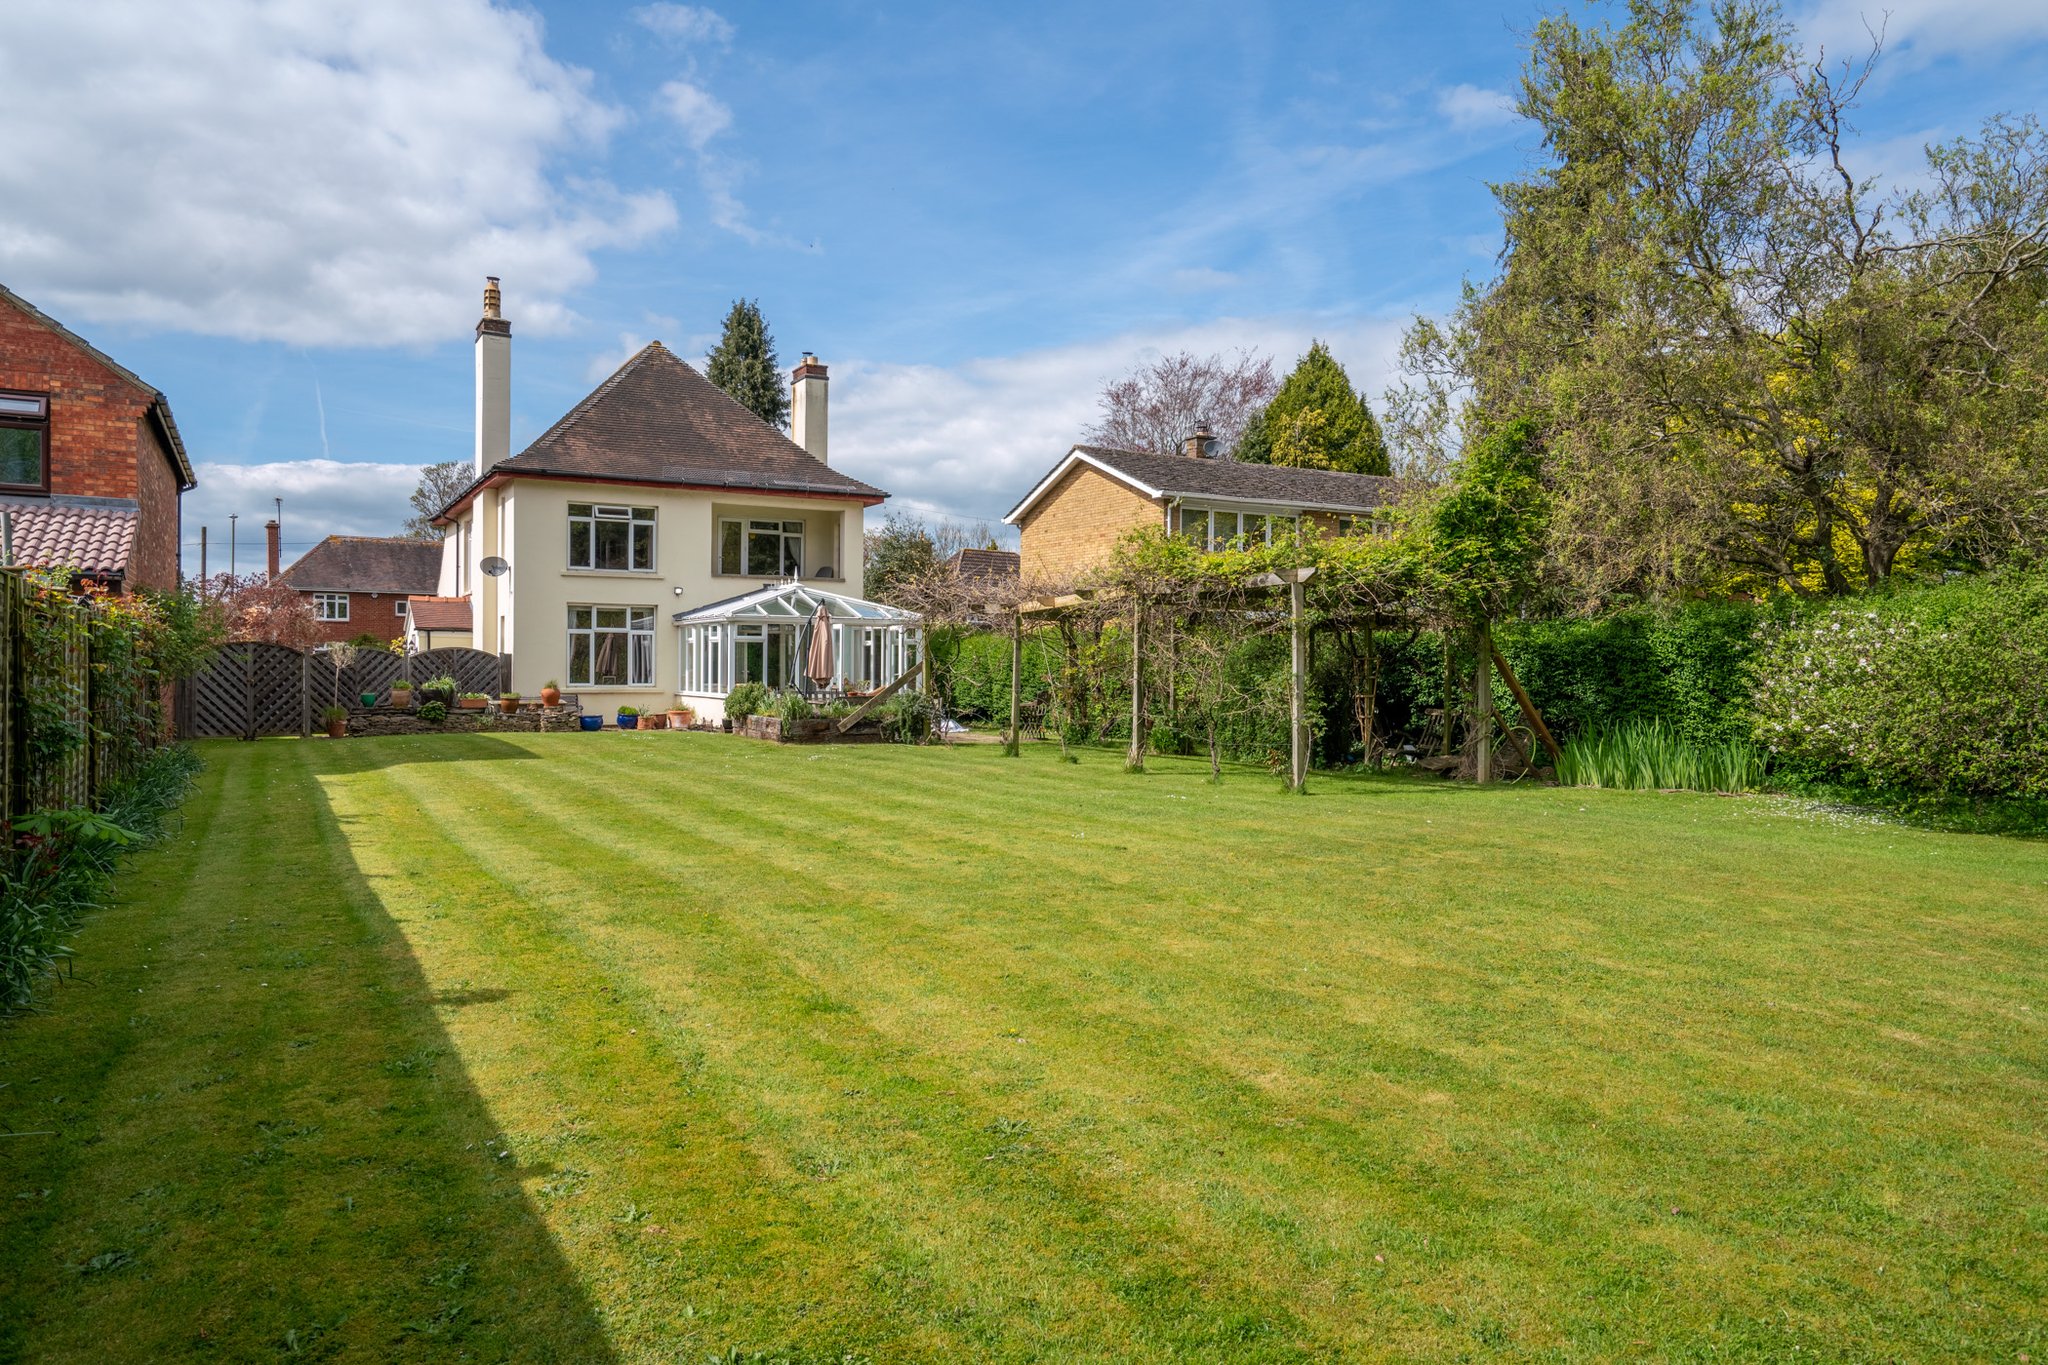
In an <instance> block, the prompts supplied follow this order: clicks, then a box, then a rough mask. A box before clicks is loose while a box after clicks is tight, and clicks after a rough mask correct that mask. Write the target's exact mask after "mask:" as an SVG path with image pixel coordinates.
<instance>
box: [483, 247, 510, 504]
mask: <svg viewBox="0 0 2048 1365" xmlns="http://www.w3.org/2000/svg"><path fill="white" fill-rule="evenodd" d="M484 280H485V283H484V315H483V317H482V318H480V319H478V321H477V324H476V472H477V476H478V477H479V478H481V477H482V476H483V475H484V474H486V473H487V472H489V470H490V468H491V466H493V465H495V464H496V463H498V461H500V460H502V459H504V458H505V457H506V456H507V455H510V454H511V453H512V324H511V323H509V322H507V321H505V315H504V311H503V308H504V302H503V299H502V297H501V296H500V295H499V293H498V277H497V276H496V275H487V276H485V277H484Z"/></svg>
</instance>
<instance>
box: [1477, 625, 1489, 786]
mask: <svg viewBox="0 0 2048 1365" xmlns="http://www.w3.org/2000/svg"><path fill="white" fill-rule="evenodd" d="M1472 657H1473V663H1472V780H1473V781H1475V782H1478V783H1481V784H1485V783H1488V782H1491V781H1493V632H1492V631H1491V630H1490V629H1488V628H1487V625H1486V623H1485V622H1483V621H1482V622H1480V623H1479V624H1478V625H1476V626H1474V627H1473V628H1472Z"/></svg>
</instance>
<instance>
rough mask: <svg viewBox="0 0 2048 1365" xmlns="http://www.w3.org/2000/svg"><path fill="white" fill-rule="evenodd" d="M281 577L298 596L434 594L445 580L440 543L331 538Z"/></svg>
mask: <svg viewBox="0 0 2048 1365" xmlns="http://www.w3.org/2000/svg"><path fill="white" fill-rule="evenodd" d="M277 578H278V581H279V582H280V583H288V584H290V585H291V586H292V587H294V588H297V589H298V590H299V591H300V592H388V593H396V594H402V595H405V596H410V595H412V594H413V593H431V592H432V591H433V590H434V589H435V588H436V587H437V586H439V584H440V581H441V542H440V541H438V540H409V539H406V538H404V537H401V536H329V537H327V539H325V540H323V541H321V542H320V543H319V544H318V545H315V546H314V547H313V548H312V549H310V550H308V551H306V553H305V554H304V555H302V556H301V557H300V558H299V561H298V562H297V563H295V564H293V565H292V566H291V567H290V568H288V569H286V570H285V571H284V572H283V573H280V574H279V575H278V576H277Z"/></svg>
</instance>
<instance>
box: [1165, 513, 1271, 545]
mask: <svg viewBox="0 0 2048 1365" xmlns="http://www.w3.org/2000/svg"><path fill="white" fill-rule="evenodd" d="M1174 530H1175V531H1177V532H1178V533H1180V534H1181V535H1184V536H1186V537H1187V538H1188V539H1189V540H1192V541H1194V542H1195V544H1197V545H1199V546H1201V547H1202V548H1203V549H1205V550H1221V549H1224V548H1226V547H1227V546H1229V545H1230V544H1231V543H1232V542H1234V541H1237V540H1240V539H1241V540H1243V542H1244V543H1245V544H1247V545H1270V544H1272V543H1273V540H1274V538H1275V537H1278V538H1280V539H1283V540H1284V539H1286V538H1287V537H1289V536H1291V535H1293V534H1294V531H1295V518H1293V517H1281V516H1266V515H1264V514H1262V513H1258V512H1238V511H1235V510H1226V509H1224V508H1220V507H1190V506H1187V505H1185V504H1183V505H1182V506H1181V508H1180V509H1179V510H1178V512H1177V513H1176V514H1175V516H1174Z"/></svg>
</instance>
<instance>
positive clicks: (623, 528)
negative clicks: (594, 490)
mask: <svg viewBox="0 0 2048 1365" xmlns="http://www.w3.org/2000/svg"><path fill="white" fill-rule="evenodd" d="M569 567H570V568H572V569H609V570H614V571H616V572H619V573H653V572H654V509H653V508H652V507H614V506H610V505H608V504H606V503H601V502H572V503H570V504H569Z"/></svg>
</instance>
